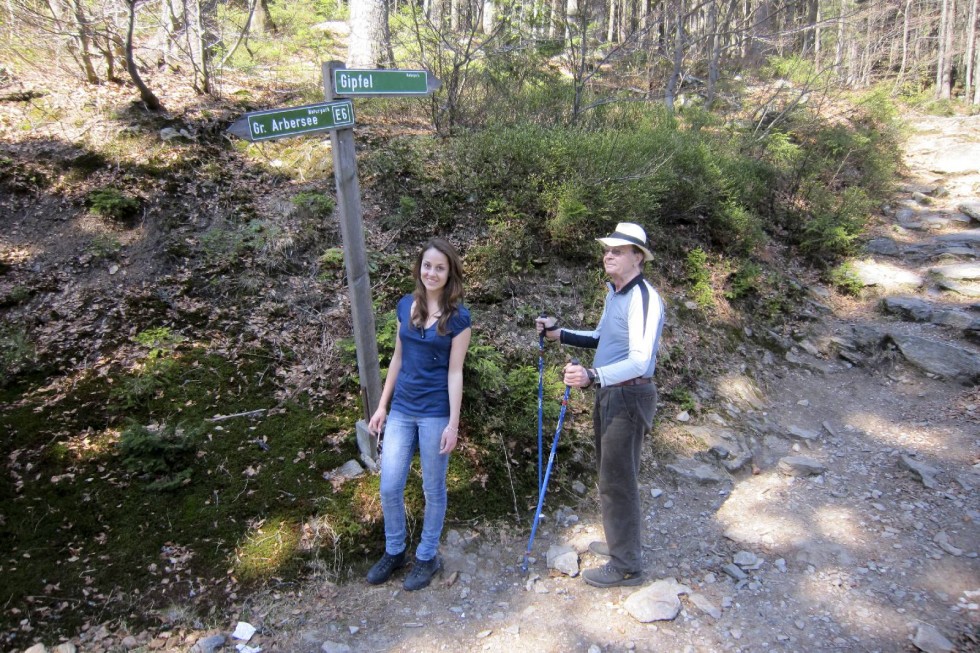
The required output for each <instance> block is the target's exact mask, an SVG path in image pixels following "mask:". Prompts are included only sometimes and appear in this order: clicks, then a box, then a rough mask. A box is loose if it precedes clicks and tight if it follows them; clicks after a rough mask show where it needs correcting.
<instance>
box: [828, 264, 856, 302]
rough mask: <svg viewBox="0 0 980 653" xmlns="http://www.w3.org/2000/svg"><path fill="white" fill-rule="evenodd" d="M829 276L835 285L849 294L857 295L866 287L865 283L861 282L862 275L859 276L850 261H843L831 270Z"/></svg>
mask: <svg viewBox="0 0 980 653" xmlns="http://www.w3.org/2000/svg"><path fill="white" fill-rule="evenodd" d="M827 276H828V278H829V280H830V283H831V284H833V285H834V287H836V288H837V289H838V290H840V291H841V292H842V293H844V294H847V295H853V296H855V297H857V296H859V295H860V294H861V290H863V288H864V283H862V282H861V279H860V277H858V275H857V272H856V271H855V270H854V267H853V266H852V265H851V264H850V263H841V264H840V265H838V266H837V267H835V268H833V269H832V270H830V271H829V272H828V274H827Z"/></svg>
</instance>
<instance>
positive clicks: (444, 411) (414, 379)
mask: <svg viewBox="0 0 980 653" xmlns="http://www.w3.org/2000/svg"><path fill="white" fill-rule="evenodd" d="M413 301H414V298H413V297H412V295H405V296H404V297H402V298H401V299H400V300H399V301H398V309H397V313H396V314H397V316H398V323H399V328H398V337H399V338H401V341H402V367H401V370H400V371H399V372H398V380H397V381H396V382H395V396H394V397H392V399H391V410H397V411H398V412H400V413H405V414H406V415H413V416H415V417H443V416H446V415H449V353H450V350H451V349H452V345H453V338H455V337H456V336H457V335H458V334H459V333H461V332H463V331H465V330H466V329H468V328H470V312H469V310H468V309H467V308H466V307H465V306H458V307H457V308H456V311H455V312H454V313H453V314H452V315H451V316H450V317H449V321H448V322H447V323H446V335H444V336H440V335H439V334H438V333H437V332H436V329H437V326H436V324H433V325H432V326H431V327H429V328H428V329H424V330H423V329H420V328H419V327H416V326H413V325H412V315H411V311H412V302H413Z"/></svg>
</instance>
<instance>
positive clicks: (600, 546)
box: [589, 540, 609, 557]
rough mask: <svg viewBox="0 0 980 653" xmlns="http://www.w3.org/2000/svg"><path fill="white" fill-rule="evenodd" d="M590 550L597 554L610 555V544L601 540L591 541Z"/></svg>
mask: <svg viewBox="0 0 980 653" xmlns="http://www.w3.org/2000/svg"><path fill="white" fill-rule="evenodd" d="M589 551H591V552H592V553H594V554H596V555H597V556H606V557H608V556H609V545H608V544H606V543H605V542H602V541H600V540H596V541H595V542H589Z"/></svg>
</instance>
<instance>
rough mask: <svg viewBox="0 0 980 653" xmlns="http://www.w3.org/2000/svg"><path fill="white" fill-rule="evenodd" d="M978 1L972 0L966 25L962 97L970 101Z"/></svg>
mask: <svg viewBox="0 0 980 653" xmlns="http://www.w3.org/2000/svg"><path fill="white" fill-rule="evenodd" d="M978 4H980V3H978V0H973V2H972V3H971V5H970V20H969V22H967V24H966V54H965V55H964V57H963V58H964V59H966V76H965V78H964V79H965V82H966V84H965V88H964V93H963V97H965V98H966V99H967V101H969V100H970V96H971V95H972V94H973V93H972V90H973V60H974V57H975V56H976V47H977V5H978Z"/></svg>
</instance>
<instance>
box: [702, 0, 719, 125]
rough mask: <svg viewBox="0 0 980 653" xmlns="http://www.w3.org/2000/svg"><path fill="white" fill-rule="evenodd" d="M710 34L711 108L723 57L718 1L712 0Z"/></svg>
mask: <svg viewBox="0 0 980 653" xmlns="http://www.w3.org/2000/svg"><path fill="white" fill-rule="evenodd" d="M708 35H709V37H708V38H709V39H710V42H711V51H710V53H709V59H708V89H707V91H708V97H707V98H706V99H707V107H708V109H710V108H711V104H712V102H714V100H715V86H716V85H717V84H718V78H719V76H720V75H719V72H718V62H719V59H720V58H721V35H720V34H719V33H718V1H717V0H711V4H710V5H708Z"/></svg>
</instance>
